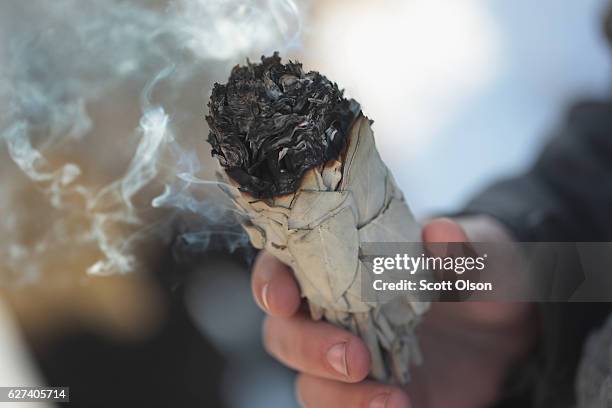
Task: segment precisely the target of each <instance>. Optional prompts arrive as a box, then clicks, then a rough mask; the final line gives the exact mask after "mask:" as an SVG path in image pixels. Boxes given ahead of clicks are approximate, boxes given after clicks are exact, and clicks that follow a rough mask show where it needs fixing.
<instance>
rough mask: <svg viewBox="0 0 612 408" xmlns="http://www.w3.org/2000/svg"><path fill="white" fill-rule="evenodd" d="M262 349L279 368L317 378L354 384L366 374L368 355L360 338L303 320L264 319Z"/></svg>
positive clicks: (327, 325) (335, 328)
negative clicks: (277, 362)
mask: <svg viewBox="0 0 612 408" xmlns="http://www.w3.org/2000/svg"><path fill="white" fill-rule="evenodd" d="M264 345H265V347H266V350H268V352H269V353H270V354H272V355H273V356H274V357H276V358H277V359H278V360H280V361H281V362H282V363H283V364H285V365H287V366H289V367H291V368H294V369H295V370H298V371H302V372H304V373H308V374H311V375H315V376H319V377H324V378H329V379H334V380H339V381H344V382H357V381H361V380H363V379H364V378H365V377H366V376H367V374H368V371H369V370H370V354H369V352H368V350H367V348H366V346H365V344H364V343H363V341H362V340H361V339H360V338H358V337H357V336H354V335H353V334H351V333H349V332H347V331H344V330H342V329H339V328H337V327H334V326H332V325H330V324H328V323H323V322H314V321H312V320H310V319H309V318H307V317H306V316H301V315H299V316H295V317H292V318H280V317H268V318H267V319H266V321H265V323H264Z"/></svg>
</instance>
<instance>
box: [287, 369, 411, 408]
mask: <svg viewBox="0 0 612 408" xmlns="http://www.w3.org/2000/svg"><path fill="white" fill-rule="evenodd" d="M296 394H297V399H298V401H300V403H301V404H302V406H304V407H307V408H337V407H355V408H410V406H411V405H410V401H409V400H408V397H407V396H406V394H405V393H404V392H403V391H402V390H401V389H399V388H397V387H393V386H390V385H383V384H379V383H375V382H372V381H365V382H362V383H359V384H346V383H341V382H337V381H331V380H325V379H323V378H317V377H313V376H310V375H306V374H301V375H299V376H298V378H297V382H296Z"/></svg>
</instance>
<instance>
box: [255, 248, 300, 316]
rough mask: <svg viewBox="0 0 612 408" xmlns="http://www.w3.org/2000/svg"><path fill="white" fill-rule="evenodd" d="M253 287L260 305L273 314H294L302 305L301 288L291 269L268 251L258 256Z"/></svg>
mask: <svg viewBox="0 0 612 408" xmlns="http://www.w3.org/2000/svg"><path fill="white" fill-rule="evenodd" d="M251 288H252V290H253V296H254V297H255V301H256V302H257V304H258V305H259V307H261V308H262V309H263V310H264V311H265V312H266V313H268V314H270V315H272V316H283V317H289V316H292V315H293V314H295V312H296V311H297V310H298V308H299V306H300V300H301V299H300V290H299V288H298V285H297V283H296V281H295V279H294V278H293V273H292V272H291V269H290V268H289V267H288V266H287V265H285V264H283V263H282V262H281V261H279V260H278V259H276V258H275V257H274V256H273V255H271V254H270V253H268V252H266V251H262V252H260V253H259V255H258V256H257V260H256V261H255V266H254V267H253V275H252V278H251Z"/></svg>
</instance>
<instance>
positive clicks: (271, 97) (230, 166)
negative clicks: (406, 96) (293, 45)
mask: <svg viewBox="0 0 612 408" xmlns="http://www.w3.org/2000/svg"><path fill="white" fill-rule="evenodd" d="M208 107H209V115H208V116H206V121H207V122H208V125H209V126H210V133H209V136H208V142H209V143H210V144H211V145H212V148H213V149H212V154H213V156H216V157H217V159H218V160H219V162H220V163H221V165H222V166H223V167H224V168H225V170H226V172H227V174H228V175H229V176H230V177H231V178H232V179H233V180H235V181H236V182H237V183H238V184H239V185H240V189H241V190H243V191H246V192H249V193H250V194H252V195H253V196H254V197H257V198H265V197H272V196H275V195H281V194H287V193H291V192H294V191H295V190H296V189H297V188H298V186H299V182H300V180H301V178H302V176H303V175H304V173H305V172H306V171H307V170H308V169H310V168H312V167H314V166H317V165H320V164H322V163H325V162H326V161H328V160H330V159H333V158H337V157H338V155H339V153H340V151H341V149H342V148H343V147H344V144H345V142H346V136H347V134H348V131H349V128H350V126H351V123H352V122H353V120H354V118H355V117H356V115H357V113H358V112H359V105H358V104H357V103H356V102H355V101H353V100H347V99H346V98H344V96H343V92H342V91H341V90H339V89H338V86H337V85H336V84H335V83H332V82H330V81H329V80H328V79H327V78H326V77H324V76H323V75H321V74H319V73H318V72H315V71H310V72H304V70H303V69H302V64H300V63H298V62H291V61H289V63H287V64H283V63H281V59H280V57H279V56H278V53H274V55H273V56H271V57H262V58H261V63H259V64H252V63H250V62H249V61H248V60H247V65H246V66H240V65H238V66H236V67H234V69H233V70H232V72H231V75H230V77H229V80H228V82H227V84H215V86H214V88H213V91H212V95H211V98H210V102H209V103H208Z"/></svg>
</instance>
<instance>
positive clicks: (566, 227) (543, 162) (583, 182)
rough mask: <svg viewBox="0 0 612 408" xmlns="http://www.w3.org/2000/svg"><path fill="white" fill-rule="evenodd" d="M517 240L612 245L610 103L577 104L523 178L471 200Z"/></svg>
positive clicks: (477, 209) (474, 210) (474, 209)
mask: <svg viewBox="0 0 612 408" xmlns="http://www.w3.org/2000/svg"><path fill="white" fill-rule="evenodd" d="M466 212H468V213H480V214H483V213H484V214H489V215H492V216H494V217H496V218H497V219H499V220H500V221H501V222H503V223H504V224H506V226H507V227H508V228H510V230H511V231H512V232H513V233H514V234H515V236H516V238H517V240H519V241H525V242H531V241H554V242H560V241H571V242H592V241H598V242H608V241H612V103H585V104H581V105H579V106H577V107H575V108H574V109H572V110H571V112H570V113H569V115H568V118H567V121H566V123H565V124H564V126H563V127H562V129H561V130H560V131H559V134H558V135H556V136H555V137H554V138H553V139H552V140H551V141H550V143H549V144H548V145H547V146H546V148H545V149H544V151H543V152H542V154H541V155H540V157H539V159H538V160H537V162H536V164H535V165H534V166H533V168H532V169H531V170H530V171H529V172H528V173H527V174H525V175H523V176H521V177H518V178H515V179H511V180H507V181H502V182H500V183H498V184H495V185H493V186H491V187H490V188H488V189H487V190H485V191H484V192H483V193H481V194H480V195H478V196H476V197H475V198H474V199H473V200H472V201H471V202H470V203H469V204H468V205H467V208H466Z"/></svg>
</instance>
